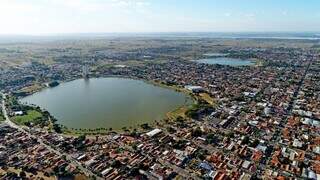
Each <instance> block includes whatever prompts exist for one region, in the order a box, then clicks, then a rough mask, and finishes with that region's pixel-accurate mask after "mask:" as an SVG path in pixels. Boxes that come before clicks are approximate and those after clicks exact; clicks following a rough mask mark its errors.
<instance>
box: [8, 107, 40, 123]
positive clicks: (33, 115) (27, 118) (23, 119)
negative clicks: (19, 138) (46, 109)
mask: <svg viewBox="0 0 320 180" xmlns="http://www.w3.org/2000/svg"><path fill="white" fill-rule="evenodd" d="M40 117H42V114H41V113H40V112H38V111H35V110H29V111H27V114H26V115H23V116H15V117H14V118H13V120H14V121H15V122H16V123H18V124H25V123H27V122H30V123H31V122H35V121H36V119H37V118H40Z"/></svg>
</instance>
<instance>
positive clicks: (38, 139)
mask: <svg viewBox="0 0 320 180" xmlns="http://www.w3.org/2000/svg"><path fill="white" fill-rule="evenodd" d="M0 94H1V95H2V97H3V98H2V103H1V106H2V114H3V116H4V118H5V122H4V123H6V124H8V125H9V126H10V127H12V128H15V129H18V130H19V131H21V132H23V133H25V134H27V136H28V137H30V138H33V139H36V140H37V141H38V142H39V143H40V144H41V145H43V146H44V147H46V148H47V149H48V150H49V151H51V152H54V153H55V154H58V155H60V156H65V157H66V159H67V160H68V161H69V162H70V163H71V164H73V165H74V166H76V167H77V168H79V169H80V170H81V171H82V172H83V173H84V174H86V175H87V176H89V177H95V178H96V179H102V178H100V177H98V176H97V175H96V174H94V173H93V172H92V171H90V170H89V169H87V168H85V167H84V166H82V164H81V163H79V162H78V161H76V160H75V159H73V158H72V157H71V156H70V155H69V154H66V153H63V152H60V151H58V150H56V149H54V148H53V147H52V146H50V145H47V144H46V143H44V142H43V140H42V139H41V137H37V136H35V135H33V134H31V133H30V132H28V131H26V130H25V129H23V128H22V127H20V126H18V125H16V124H15V123H13V122H12V121H11V120H10V118H9V115H8V112H7V110H6V107H5V99H6V94H3V93H0Z"/></svg>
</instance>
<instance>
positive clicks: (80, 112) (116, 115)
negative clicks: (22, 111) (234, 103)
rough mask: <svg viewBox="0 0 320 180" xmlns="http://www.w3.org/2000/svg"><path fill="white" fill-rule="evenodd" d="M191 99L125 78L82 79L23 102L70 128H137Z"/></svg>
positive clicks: (30, 97)
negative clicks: (47, 112) (39, 109)
mask: <svg viewBox="0 0 320 180" xmlns="http://www.w3.org/2000/svg"><path fill="white" fill-rule="evenodd" d="M190 100H191V99H190V97H189V96H187V95H185V94H183V93H180V92H176V91H174V90H171V89H167V88H163V87H158V86H155V85H152V84H148V83H146V82H144V81H140V80H132V79H125V78H96V79H89V80H84V79H79V80H75V81H71V82H67V83H62V84H60V85H59V86H57V87H54V88H47V89H44V90H42V91H40V92H38V93H35V94H33V95H30V96H27V97H25V98H23V99H22V100H21V102H23V103H28V104H35V105H38V106H40V107H42V108H44V109H46V110H48V111H49V112H50V113H51V114H52V115H53V116H54V117H56V118H57V119H58V123H60V124H62V125H65V126H67V127H69V128H100V127H104V128H110V127H111V128H113V129H121V128H122V127H130V126H132V127H134V126H136V125H140V124H143V123H152V122H154V120H161V119H163V118H164V117H165V115H166V113H167V112H169V111H172V110H174V109H176V108H178V107H179V106H182V105H184V104H185V103H189V102H190Z"/></svg>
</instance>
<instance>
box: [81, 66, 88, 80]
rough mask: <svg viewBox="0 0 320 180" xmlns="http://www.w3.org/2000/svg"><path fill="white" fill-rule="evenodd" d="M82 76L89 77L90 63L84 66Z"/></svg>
mask: <svg viewBox="0 0 320 180" xmlns="http://www.w3.org/2000/svg"><path fill="white" fill-rule="evenodd" d="M82 77H83V78H84V79H88V78H89V67H88V65H84V66H82Z"/></svg>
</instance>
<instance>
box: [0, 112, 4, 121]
mask: <svg viewBox="0 0 320 180" xmlns="http://www.w3.org/2000/svg"><path fill="white" fill-rule="evenodd" d="M1 121H4V118H3V116H2V114H1V113H0V122H1Z"/></svg>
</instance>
